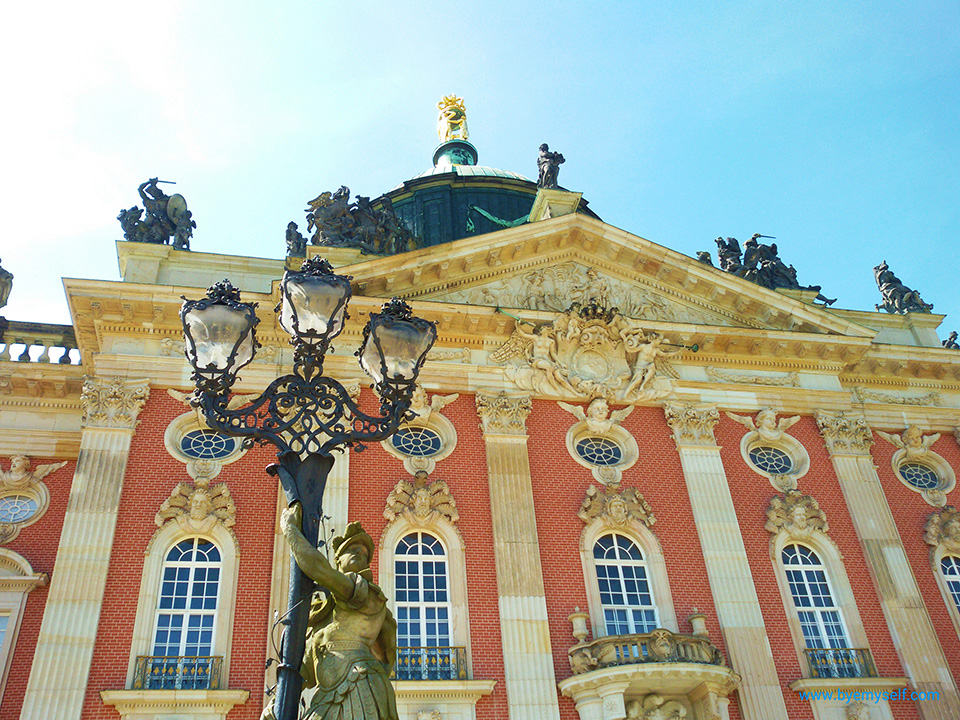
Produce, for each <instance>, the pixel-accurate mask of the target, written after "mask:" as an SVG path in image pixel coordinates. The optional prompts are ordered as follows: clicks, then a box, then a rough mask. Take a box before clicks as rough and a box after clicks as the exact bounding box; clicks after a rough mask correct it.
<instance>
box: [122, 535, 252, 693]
mask: <svg viewBox="0 0 960 720" xmlns="http://www.w3.org/2000/svg"><path fill="white" fill-rule="evenodd" d="M194 537H199V538H203V539H205V540H209V541H210V542H212V543H214V544H215V545H216V546H217V548H218V549H219V550H220V557H221V566H220V567H221V571H220V595H219V597H218V599H217V619H216V621H215V623H214V640H213V649H212V651H211V654H212V655H215V656H217V655H219V656H222V657H223V667H222V669H221V671H220V679H221V685H224V684H225V683H226V682H227V681H228V679H229V677H230V649H231V647H232V645H233V621H234V613H235V609H236V599H237V565H238V560H239V552H238V550H237V547H236V541H235V539H234V537H233V535H232V534H231V533H230V531H229V530H228V529H227V528H225V527H224V526H223V525H221V524H219V523H216V524H214V525H213V527H212V528H211V529H210V530H209V531H208V532H205V533H185V532H184V531H183V530H182V529H181V528H180V527H179V525H177V523H166V524H165V525H164V526H163V527H162V528H160V529H159V530H158V531H157V532H156V533H155V534H154V536H153V537H152V538H151V540H150V542H149V544H148V545H147V549H146V551H145V552H144V556H143V575H142V576H141V580H140V595H139V599H138V601H137V616H136V620H135V621H134V626H133V638H132V641H131V644H130V661H129V664H128V668H127V680H126V687H128V688H129V687H132V685H133V676H134V670H135V668H136V662H137V657H138V656H140V655H150V654H152V653H153V635H154V632H155V630H156V617H157V603H158V601H159V598H160V585H161V582H162V573H163V565H164V561H165V560H166V557H167V554H168V553H169V552H170V549H171V548H173V546H174V545H176V544H177V543H178V542H181V541H183V540H187V539H190V538H194Z"/></svg>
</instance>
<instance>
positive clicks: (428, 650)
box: [394, 647, 467, 680]
mask: <svg viewBox="0 0 960 720" xmlns="http://www.w3.org/2000/svg"><path fill="white" fill-rule="evenodd" d="M394 673H395V677H396V679H397V680H466V679H467V649H466V648H463V647H400V648H397V666H396V669H395V671H394Z"/></svg>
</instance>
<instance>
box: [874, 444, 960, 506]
mask: <svg viewBox="0 0 960 720" xmlns="http://www.w3.org/2000/svg"><path fill="white" fill-rule="evenodd" d="M908 463H915V464H919V465H924V466H926V467H928V468H930V469H931V470H933V472H934V473H936V475H937V477H938V478H939V479H940V482H939V484H938V485H937V487H936V488H933V489H931V490H924V489H922V488H918V487H914V486H913V485H911V484H910V483H908V482H907V481H906V480H904V479H903V476H902V475H901V474H900V466H901V465H906V464H908ZM890 466H891V467H892V468H893V475H894V477H895V478H897V480H899V481H900V482H901V483H902V484H903V486H904V487H905V488H907V489H909V490H911V491H912V492H915V493H918V494H919V495H920V496H921V497H922V498H923V499H924V501H925V502H926V503H927V504H928V505H931V506H932V507H942V506H943V505H944V502H945V500H943V501H940V498H945V496H946V494H947V493H949V492H950V491H952V490H953V489H954V488H955V487H956V486H957V476H956V474H955V473H954V472H953V468H952V467H950V463H948V462H947V461H946V460H944V459H943V458H942V457H941V456H940V455H938V454H937V453H935V452H934V451H933V450H927V451H926V452H925V453H923V455H921V456H920V457H913V458H912V457H910V456H909V454H908V453H907V452H906V451H905V450H897V451H896V452H895V453H893V457H891V458H890ZM938 493H939V495H937V494H938Z"/></svg>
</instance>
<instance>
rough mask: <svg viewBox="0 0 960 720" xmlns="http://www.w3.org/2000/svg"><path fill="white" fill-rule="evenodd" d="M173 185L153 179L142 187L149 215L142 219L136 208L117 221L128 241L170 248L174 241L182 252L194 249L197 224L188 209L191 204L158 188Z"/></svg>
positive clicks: (120, 215)
mask: <svg viewBox="0 0 960 720" xmlns="http://www.w3.org/2000/svg"><path fill="white" fill-rule="evenodd" d="M169 182H170V181H169V180H158V179H157V178H150V179H149V180H147V181H146V182H145V183H141V184H140V187H138V188H137V192H138V193H139V194H140V199H141V200H142V201H143V207H144V208H146V213H147V214H146V217H144V218H143V219H141V215H142V214H143V210H141V209H140V208H138V207H137V206H136V205H134V206H133V207H132V208H130V209H129V210H121V211H120V214H119V215H117V220H119V221H120V227H121V228H123V237H124V239H125V240H130V241H132V242H148V243H159V244H163V245H167V244H169V243H170V239H171V238H173V246H174V247H175V248H177V249H178V250H189V249H190V238H191V237H193V230H194V228H195V227H197V223H196V222H194V220H193V214H192V213H191V212H190V211H189V210H187V201H186V200H184V199H183V195H180V194H179V193H175V194H173V195H167V194H166V193H164V192H163V190H161V189H160V187H159V185H158V183H169Z"/></svg>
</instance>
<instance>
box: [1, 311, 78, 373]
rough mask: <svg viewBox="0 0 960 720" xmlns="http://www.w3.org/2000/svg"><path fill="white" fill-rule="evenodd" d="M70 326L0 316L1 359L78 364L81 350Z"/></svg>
mask: <svg viewBox="0 0 960 720" xmlns="http://www.w3.org/2000/svg"><path fill="white" fill-rule="evenodd" d="M76 348H77V338H76V336H75V334H74V331H73V327H71V326H70V325H51V324H48V323H32V322H17V321H16V320H7V319H6V318H0V361H4V360H6V361H10V360H13V361H16V362H23V363H28V362H33V363H54V364H59V365H77V364H79V363H80V353H79V352H78V351H77V349H76Z"/></svg>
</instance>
